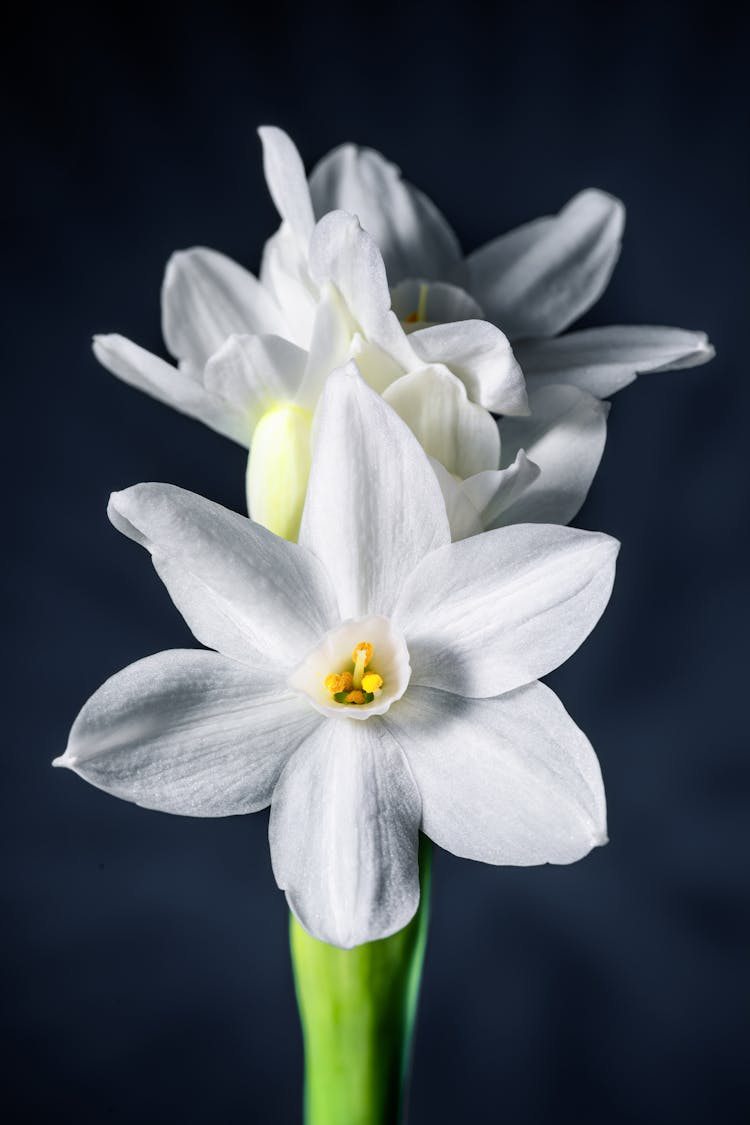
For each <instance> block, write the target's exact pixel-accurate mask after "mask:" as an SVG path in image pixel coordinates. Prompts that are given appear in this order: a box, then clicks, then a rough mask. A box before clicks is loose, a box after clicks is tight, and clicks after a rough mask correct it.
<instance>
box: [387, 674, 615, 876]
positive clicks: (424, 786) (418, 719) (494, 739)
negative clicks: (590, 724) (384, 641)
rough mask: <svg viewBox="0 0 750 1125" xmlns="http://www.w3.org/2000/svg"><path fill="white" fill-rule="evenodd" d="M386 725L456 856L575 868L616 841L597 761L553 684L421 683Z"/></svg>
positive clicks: (437, 834)
mask: <svg viewBox="0 0 750 1125" xmlns="http://www.w3.org/2000/svg"><path fill="white" fill-rule="evenodd" d="M384 722H385V725H386V726H387V727H388V729H389V730H390V731H391V732H392V733H393V735H394V737H395V738H396V740H397V741H398V743H399V745H400V746H401V748H402V749H403V751H404V753H405V755H406V758H407V760H408V762H409V766H410V768H411V771H412V773H413V775H414V779H415V781H416V783H417V788H418V789H419V793H420V796H421V800H422V829H423V831H424V832H426V833H427V835H428V836H430V838H431V839H433V840H434V841H435V843H437V844H439V845H440V846H441V847H443V848H446V849H447V850H448V851H450V852H452V853H453V854H454V855H458V856H463V857H464V858H466V859H477V860H481V861H482V862H484V863H496V864H504V863H510V864H516V865H521V866H527V865H529V864H538V863H572V862H574V861H575V860H577V859H581V858H582V856H584V855H586V854H587V853H588V852H589V851H590V850H591V849H592V848H593V847H596V846H597V845H598V844H604V843H606V839H607V835H606V806H605V798H604V788H603V786H602V779H601V772H600V770H599V763H598V762H597V759H596V755H595V754H594V751H593V749H592V748H591V744H590V743H589V741H588V739H587V738H586V736H585V735H584V734H583V732H582V731H581V730H579V728H578V727H577V726H576V725H575V723H574V722H573V720H572V719H571V718H570V716H569V715H568V714H567V712H566V711H565V709H564V708H563V706H562V704H561V703H560V701H559V699H558V698H557V696H556V695H555V694H554V692H552V691H550V690H549V688H547V687H545V686H544V685H543V684H540V683H532V684H528V685H527V686H526V687H522V688H518V689H517V690H516V691H513V692H509V693H508V694H507V695H502V696H500V697H499V698H496V699H459V698H456V696H454V695H449V694H447V693H446V692H442V691H435V690H433V689H431V688H417V687H414V688H411V690H410V691H409V692H408V694H407V695H406V696H405V697H404V699H402V700H401V702H400V703H398V704H397V705H396V706H394V707H392V708H391V710H390V711H389V712H388V714H387V716H386V717H385V719H384Z"/></svg>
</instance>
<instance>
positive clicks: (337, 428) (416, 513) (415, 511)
mask: <svg viewBox="0 0 750 1125" xmlns="http://www.w3.org/2000/svg"><path fill="white" fill-rule="evenodd" d="M449 540H450V531H449V528H448V520H447V517H446V515H445V505H444V503H443V498H442V495H441V493H440V486H439V485H438V482H437V479H436V477H435V474H434V473H433V471H432V469H431V468H430V464H429V462H428V460H427V458H426V457H425V455H424V453H423V452H422V450H421V449H420V448H419V445H418V444H417V442H416V440H415V439H414V437H413V436H412V434H411V433H410V432H409V430H408V428H407V427H406V426H405V425H404V423H403V422H402V421H401V420H400V419H399V418H398V416H397V415H396V414H395V413H394V411H393V410H391V408H390V407H389V406H387V405H386V403H385V402H384V401H383V399H382V398H381V397H380V396H379V395H378V394H376V393H375V392H374V391H372V390H371V389H370V388H369V387H368V386H367V385H366V384H365V382H364V381H363V380H362V379H361V377H360V376H359V374H358V373H357V371H356V367H354V365H353V364H352V365H350V367H348V368H346V369H345V370H344V371H341V372H336V373H334V374H333V375H331V377H330V378H329V380H328V383H327V385H326V388H325V391H324V392H323V397H322V399H321V402H320V406H319V407H318V419H317V434H316V440H315V447H314V456H313V466H312V471H311V473H310V483H309V486H308V490H307V502H306V504H305V510H304V513H303V516H302V527H301V529H300V543H302V544H304V545H305V546H306V547H308V548H309V549H310V550H311V551H313V552H314V553H315V554H316V555H317V556H318V558H319V559H320V560H321V561H322V563H323V565H324V566H325V568H326V570H327V571H328V574H329V575H330V576H331V579H332V580H333V584H334V586H335V589H336V593H337V596H338V602H339V607H340V610H341V617H343V618H346V617H366V616H367V615H368V614H382V615H383V616H388V614H389V613H390V610H391V608H392V606H393V604H394V602H395V600H396V597H397V596H398V593H399V590H400V589H401V587H402V585H403V583H404V580H405V578H406V576H407V575H408V574H409V573H410V572H411V571H412V570H413V569H414V567H415V566H416V565H417V563H418V562H419V561H420V559H422V558H423V557H424V556H425V555H426V554H427V553H428V552H429V551H433V550H434V549H435V548H436V547H440V546H442V545H443V544H444V543H447V542H449Z"/></svg>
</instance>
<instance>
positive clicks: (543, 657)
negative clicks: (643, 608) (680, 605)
mask: <svg viewBox="0 0 750 1125" xmlns="http://www.w3.org/2000/svg"><path fill="white" fill-rule="evenodd" d="M618 548H619V543H618V542H617V540H616V539H611V538H610V536H608V535H600V534H596V533H594V532H589V531H577V530H574V529H573V528H570V527H551V526H549V525H546V524H544V525H540V524H521V525H520V526H517V527H504V528H500V530H498V531H487V532H485V533H484V534H483V535H475V536H473V537H472V538H471V539H464V540H462V542H460V543H452V544H451V545H450V546H448V547H443V548H442V550H439V551H435V552H433V553H432V554H431V555H428V556H427V557H426V558H425V559H424V561H423V562H422V563H421V564H420V565H419V567H418V568H417V569H416V570H415V571H414V573H413V574H412V575H411V576H410V578H408V579H407V580H406V583H405V584H404V588H403V590H402V592H401V596H400V598H399V600H398V602H397V604H396V606H395V608H394V610H393V613H392V615H391V616H392V617H393V620H394V622H395V623H396V625H397V626H398V628H399V629H401V630H402V631H403V633H404V636H405V637H406V643H407V646H408V648H409V658H410V660H411V666H412V679H411V682H412V683H413V684H421V685H422V686H425V687H436V688H440V689H441V690H443V691H451V692H456V693H458V694H460V695H470V696H488V695H500V694H501V693H502V692H505V691H511V690H512V689H513V688H516V687H520V686H521V685H522V684H528V683H530V682H531V681H532V680H536V679H538V678H539V677H540V676H544V675H546V674H547V672H551V671H552V669H553V668H557V667H558V665H560V664H562V663H563V662H564V661H565V660H567V659H568V657H569V656H571V655H572V654H573V653H574V652H575V651H576V649H577V648H578V647H579V646H580V645H581V644H582V643H583V641H584V640H585V638H586V637H587V636H588V634H589V633H590V632H591V630H592V629H593V627H594V625H595V624H596V622H597V621H598V620H599V617H600V616H601V614H602V612H603V610H604V607H605V606H606V604H607V602H608V600H609V595H610V593H611V591H612V583H613V581H614V576H615V558H616V556H617V551H618Z"/></svg>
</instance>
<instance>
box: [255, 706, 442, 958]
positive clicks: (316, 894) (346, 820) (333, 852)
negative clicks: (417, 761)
mask: <svg viewBox="0 0 750 1125" xmlns="http://www.w3.org/2000/svg"><path fill="white" fill-rule="evenodd" d="M419 816H420V804H419V794H418V793H417V789H416V786H415V784H414V781H413V780H412V777H411V774H410V773H409V769H408V766H407V765H406V761H405V759H404V756H403V753H402V752H401V750H400V748H399V747H398V745H397V743H396V742H394V740H393V738H392V736H391V735H390V734H389V733H388V731H387V730H386V729H385V727H384V726H383V723H382V720H381V719H378V718H374V719H370V720H368V721H367V722H364V723H350V722H347V721H346V720H345V719H329V720H327V721H324V722H323V723H322V725H321V726H320V727H319V728H318V729H317V731H316V732H315V733H314V734H313V735H312V736H311V737H310V738H309V739H308V740H307V742H306V743H305V744H304V745H303V746H302V747H301V748H300V750H298V752H297V753H296V754H295V755H294V757H293V758H292V760H291V761H290V763H289V765H288V766H287V767H286V769H285V770H284V772H283V774H282V775H281V780H280V781H279V784H278V785H277V787H276V789H275V791H274V795H273V802H272V805H271V823H270V826H269V838H270V843H271V860H272V863H273V872H274V875H275V877H276V882H277V883H278V885H279V886H280V887H281V888H282V890H285V891H286V892H287V900H288V902H289V906H290V907H291V909H292V910H293V911H294V914H295V916H296V917H297V918H298V919H299V921H300V923H301V924H302V926H304V928H305V929H306V930H307V931H308V933H310V934H312V936H313V937H315V938H317V939H318V940H319V941H325V942H328V943H329V945H336V946H339V947H341V948H344V949H350V948H351V947H352V946H355V945H361V944H362V943H363V942H366V941H375V940H376V939H378V938H384V937H387V936H388V935H389V934H392V933H395V932H396V931H397V930H400V929H402V928H403V927H404V926H405V925H406V924H407V922H408V921H409V920H410V919H411V918H412V917H413V916H414V914H415V912H416V909H417V906H418V904H419V868H418V863H417V847H418V835H417V830H418V827H419Z"/></svg>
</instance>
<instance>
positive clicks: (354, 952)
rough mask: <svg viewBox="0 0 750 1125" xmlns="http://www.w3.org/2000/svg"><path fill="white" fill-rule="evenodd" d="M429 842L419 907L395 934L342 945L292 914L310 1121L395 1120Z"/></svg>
mask: <svg viewBox="0 0 750 1125" xmlns="http://www.w3.org/2000/svg"><path fill="white" fill-rule="evenodd" d="M430 862H431V854H430V842H429V840H428V839H427V838H426V837H424V836H420V843H419V878H420V886H421V897H420V903H419V910H418V911H417V913H416V915H415V916H414V918H413V919H412V920H411V922H410V923H409V925H408V926H406V927H405V928H404V929H403V930H400V931H399V932H398V933H397V934H393V936H392V937H389V938H383V939H382V940H381V941H372V942H368V943H367V945H360V946H357V948H356V949H337V948H336V947H335V946H332V945H326V943H325V942H322V941H316V939H315V938H312V937H310V935H309V934H307V933H306V932H305V931H304V930H303V929H302V927H301V926H300V925H299V923H298V922H297V921H296V919H295V918H293V917H292V918H291V928H290V942H291V949H292V964H293V966H294V981H295V986H296V989H297V1002H298V1005H299V1011H300V1018H301V1020H302V1034H303V1039H304V1046H305V1125H398V1123H403V1121H404V1102H405V1093H406V1086H407V1080H408V1075H409V1066H410V1062H411V1051H412V1039H413V1034H414V1024H415V1018H416V1012H417V1001H418V998H419V984H420V980H421V976H422V963H423V960H424V951H425V945H426V942H427V923H428V915H429V899H430Z"/></svg>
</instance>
